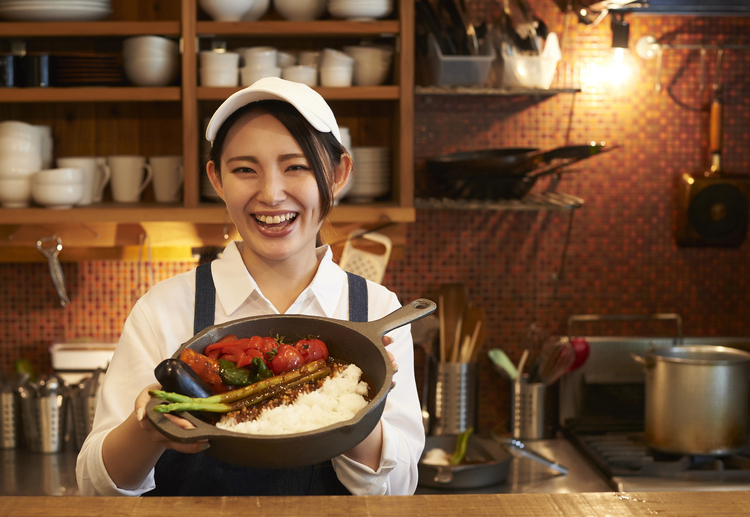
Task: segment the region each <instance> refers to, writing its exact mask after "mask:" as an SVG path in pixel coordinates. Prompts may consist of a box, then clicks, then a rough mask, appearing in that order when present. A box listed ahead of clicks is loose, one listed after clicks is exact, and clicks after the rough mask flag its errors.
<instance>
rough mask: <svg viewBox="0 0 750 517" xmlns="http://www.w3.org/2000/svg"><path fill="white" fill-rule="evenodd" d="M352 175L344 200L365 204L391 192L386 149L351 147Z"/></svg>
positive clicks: (389, 168) (388, 151)
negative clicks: (350, 184)
mask: <svg viewBox="0 0 750 517" xmlns="http://www.w3.org/2000/svg"><path fill="white" fill-rule="evenodd" d="M351 153H352V159H353V160H354V174H353V180H352V186H351V188H350V189H349V192H348V193H347V194H346V200H347V201H351V202H354V203H367V202H370V201H373V200H375V199H376V198H378V197H380V196H382V195H384V194H387V193H388V192H390V190H391V161H390V150H389V148H388V147H352V150H351Z"/></svg>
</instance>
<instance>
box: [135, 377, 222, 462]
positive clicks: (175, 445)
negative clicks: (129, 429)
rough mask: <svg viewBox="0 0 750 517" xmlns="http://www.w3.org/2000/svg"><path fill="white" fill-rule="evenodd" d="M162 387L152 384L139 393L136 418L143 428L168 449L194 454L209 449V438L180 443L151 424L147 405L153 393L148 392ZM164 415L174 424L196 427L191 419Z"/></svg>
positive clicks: (190, 427)
mask: <svg viewBox="0 0 750 517" xmlns="http://www.w3.org/2000/svg"><path fill="white" fill-rule="evenodd" d="M160 388H161V385H160V384H152V385H150V386H148V387H146V388H145V389H144V390H143V391H141V393H140V394H139V395H138V398H137V399H136V400H135V418H136V420H138V425H140V427H141V429H142V430H143V431H144V432H146V433H147V434H148V436H149V437H150V438H151V439H152V440H153V441H154V442H156V443H158V444H160V445H162V446H163V447H165V448H167V449H173V450H175V451H177V452H185V453H189V454H192V453H196V452H201V451H205V450H206V449H208V448H209V446H210V445H209V443H208V440H200V441H197V442H192V443H180V442H175V441H172V440H170V439H169V438H167V437H166V436H164V435H163V434H161V433H160V432H159V431H158V430H157V429H156V428H155V427H154V426H153V424H151V421H150V420H149V419H148V418H146V405H147V404H148V403H149V401H150V400H151V395H149V394H148V392H149V391H150V390H153V389H160ZM164 416H165V417H167V418H168V419H169V420H170V421H171V422H172V423H173V424H175V425H177V426H179V427H181V428H182V429H195V426H194V425H193V424H192V423H191V422H190V421H189V420H186V419H184V418H180V417H178V416H175V415H171V414H168V413H165V414H164Z"/></svg>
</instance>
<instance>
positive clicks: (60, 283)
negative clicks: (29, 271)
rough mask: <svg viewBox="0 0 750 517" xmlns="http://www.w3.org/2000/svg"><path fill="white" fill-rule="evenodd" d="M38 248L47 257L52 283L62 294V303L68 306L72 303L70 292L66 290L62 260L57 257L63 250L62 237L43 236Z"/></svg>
mask: <svg viewBox="0 0 750 517" xmlns="http://www.w3.org/2000/svg"><path fill="white" fill-rule="evenodd" d="M50 244H51V245H50ZM36 249H37V250H39V253H41V254H42V255H44V256H45V257H47V261H48V262H49V272H50V276H52V283H54V284H55V289H56V290H57V294H58V296H60V305H62V306H63V307H65V306H67V305H68V304H69V303H70V298H68V293H67V292H66V291H65V277H64V276H63V271H62V266H61V265H60V261H59V260H58V258H57V256H58V255H59V254H60V251H61V250H62V239H60V237H58V236H57V235H51V236H49V237H43V238H41V239H39V240H38V241H36Z"/></svg>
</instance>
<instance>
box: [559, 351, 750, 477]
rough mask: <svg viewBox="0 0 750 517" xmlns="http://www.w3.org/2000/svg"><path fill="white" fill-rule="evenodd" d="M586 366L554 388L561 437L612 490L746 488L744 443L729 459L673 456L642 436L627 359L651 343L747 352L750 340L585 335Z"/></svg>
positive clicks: (637, 371) (748, 452) (634, 368)
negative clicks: (732, 349)
mask: <svg viewBox="0 0 750 517" xmlns="http://www.w3.org/2000/svg"><path fill="white" fill-rule="evenodd" d="M586 340H587V341H588V342H589V347H590V353H589V357H588V359H587V361H586V363H585V364H584V365H583V366H582V367H581V368H579V369H578V370H576V371H574V372H571V373H570V374H568V375H566V376H565V377H563V379H562V380H561V383H560V421H559V424H560V426H561V429H562V431H563V434H564V435H565V436H566V438H567V439H568V440H569V441H570V442H571V443H572V444H573V445H574V446H575V447H576V449H578V451H579V452H580V453H581V454H582V455H583V456H585V457H586V458H587V460H588V461H589V462H590V463H591V464H593V465H594V466H596V467H597V469H598V470H599V471H601V473H602V474H603V475H604V476H605V477H606V479H607V480H608V483H609V484H610V486H611V487H612V489H613V490H616V491H618V492H654V491H707V490H711V491H716V490H719V491H725V490H750V443H749V444H747V445H746V446H744V447H742V448H741V449H740V450H739V451H737V453H735V454H733V455H728V456H674V455H669V454H664V453H661V452H659V451H655V450H652V449H651V448H650V447H649V446H648V444H647V442H646V439H645V433H644V423H643V417H644V404H645V376H644V372H643V369H642V366H640V365H639V364H638V363H636V362H635V361H634V360H633V358H632V357H631V354H637V355H641V356H642V355H643V354H644V353H645V352H646V351H647V350H648V349H649V348H650V347H651V346H654V347H657V348H658V347H660V346H675V345H678V344H684V345H691V344H709V345H721V346H730V347H731V346H733V345H734V346H736V347H738V348H745V349H747V347H748V346H750V338H682V337H681V336H680V337H678V338H629V337H625V338H623V337H587V338H586Z"/></svg>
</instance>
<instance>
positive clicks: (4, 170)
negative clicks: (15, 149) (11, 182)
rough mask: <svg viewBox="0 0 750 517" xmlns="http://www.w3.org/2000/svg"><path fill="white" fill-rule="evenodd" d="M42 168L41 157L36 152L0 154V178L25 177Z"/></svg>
mask: <svg viewBox="0 0 750 517" xmlns="http://www.w3.org/2000/svg"><path fill="white" fill-rule="evenodd" d="M41 168H42V158H41V156H39V155H36V154H30V153H14V154H0V178H26V177H28V176H31V175H32V174H33V173H35V172H36V171H38V170H40V169H41Z"/></svg>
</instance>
